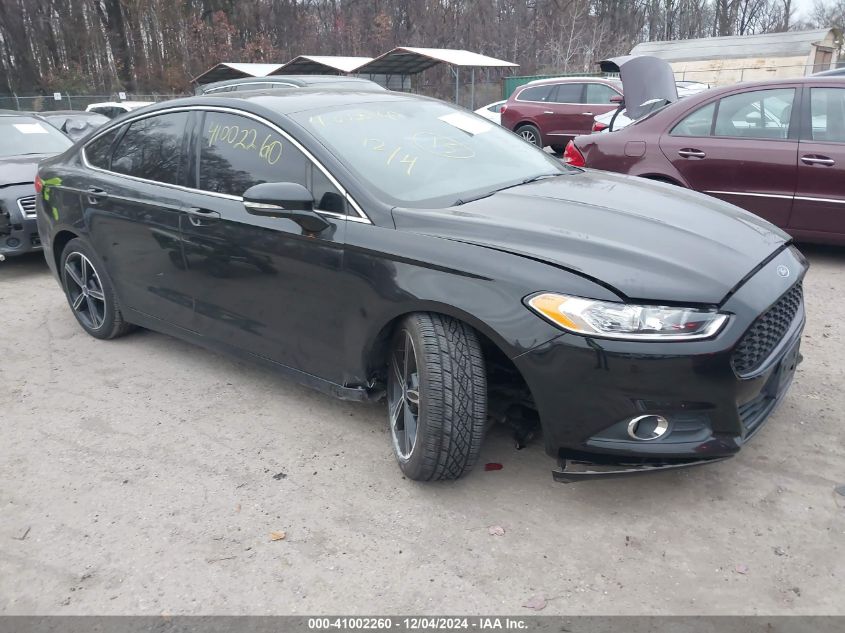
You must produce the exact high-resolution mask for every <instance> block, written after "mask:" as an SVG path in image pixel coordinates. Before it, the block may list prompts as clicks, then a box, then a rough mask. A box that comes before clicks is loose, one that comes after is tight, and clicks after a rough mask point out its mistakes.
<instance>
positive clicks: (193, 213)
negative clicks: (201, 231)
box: [185, 207, 220, 226]
mask: <svg viewBox="0 0 845 633" xmlns="http://www.w3.org/2000/svg"><path fill="white" fill-rule="evenodd" d="M185 213H187V214H188V220H190V222H191V224H193V225H194V226H203V220H219V219H220V213H219V212H217V211H212V210H211V209H203V208H201V207H189V208H187V209H185Z"/></svg>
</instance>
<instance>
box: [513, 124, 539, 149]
mask: <svg viewBox="0 0 845 633" xmlns="http://www.w3.org/2000/svg"><path fill="white" fill-rule="evenodd" d="M516 133H517V134H519V135H520V136H521V137H522V138H523V139H524V140H526V141H528V142H529V143H531V144H532V145H536V146H537V147H539V148H541V149H542V147H543V141H542V137H541V136H540V130H538V129H537V128H536V127H534V126H533V125H529V124H527V123H526V124H525V125H520V126H519V127H518V128H517V129H516Z"/></svg>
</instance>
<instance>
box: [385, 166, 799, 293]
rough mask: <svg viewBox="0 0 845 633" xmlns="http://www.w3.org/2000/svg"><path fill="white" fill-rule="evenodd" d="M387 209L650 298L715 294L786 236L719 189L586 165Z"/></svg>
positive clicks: (423, 225) (437, 232) (426, 230)
mask: <svg viewBox="0 0 845 633" xmlns="http://www.w3.org/2000/svg"><path fill="white" fill-rule="evenodd" d="M393 216H394V221H395V223H396V228H397V229H398V230H401V231H410V232H415V233H420V234H426V235H432V236H436V237H442V238H447V239H453V240H458V241H462V242H468V243H472V244H477V245H480V246H486V247H490V248H495V249H497V250H502V251H507V252H510V253H514V254H516V255H522V256H526V257H531V258H532V259H538V260H541V261H545V262H547V263H549V264H552V265H556V266H560V267H562V268H565V269H568V270H571V271H574V272H577V273H579V274H582V275H584V276H585V277H589V278H592V279H594V280H596V281H598V282H599V283H601V284H603V285H607V286H610V287H612V288H613V289H615V291H616V292H617V293H618V294H619V295H620V296H621V297H623V298H627V299H640V300H645V301H649V302H670V303H678V302H683V303H688V304H707V305H717V304H720V303H721V302H722V300H723V299H724V298H725V297H726V295H727V294H728V293H729V292H731V290H733V289H734V288H735V287H736V286H737V285H738V284H739V283H740V282H741V281H742V280H743V279H744V278H745V277H746V276H747V275H748V274H749V273H751V272H752V271H753V270H754V269H755V268H756V267H757V266H758V265H759V264H760V263H762V262H763V261H765V260H766V259H767V258H768V257H770V256H771V255H772V254H773V253H774V252H775V251H777V250H779V249H780V248H781V247H782V246H783V244H784V243H786V242H787V241H789V236H788V235H786V233H784V232H783V231H781V230H780V229H778V228H777V227H775V226H774V225H772V224H769V223H768V222H766V221H765V220H762V219H761V218H758V217H757V216H754V215H752V214H750V213H748V212H746V211H743V210H742V209H739V208H738V207H735V206H733V205H730V204H727V203H725V202H721V201H720V200H717V199H715V198H711V197H709V196H705V195H703V194H699V193H696V192H692V191H688V190H686V189H681V188H680V187H675V186H673V185H667V184H662V183H654V182H650V181H647V180H644V179H641V178H635V177H631V176H622V175H618V174H605V173H600V172H589V171H587V172H582V173H578V174H574V175H565V176H559V177H556V178H550V179H546V180H541V181H538V182H535V183H531V184H527V185H522V186H519V187H514V188H512V189H508V190H505V191H502V192H499V193H496V194H494V195H492V196H490V197H488V198H482V199H480V200H476V201H474V202H470V203H467V204H464V205H461V206H458V207H451V208H448V209H440V210H422V209H399V208H397V209H394V210H393ZM537 290H538V291H539V290H548V291H565V290H566V289H565V288H537Z"/></svg>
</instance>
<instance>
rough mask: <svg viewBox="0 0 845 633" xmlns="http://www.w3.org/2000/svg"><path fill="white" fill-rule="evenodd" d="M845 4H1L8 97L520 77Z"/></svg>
mask: <svg viewBox="0 0 845 633" xmlns="http://www.w3.org/2000/svg"><path fill="white" fill-rule="evenodd" d="M843 23H845V0H817V2H816V6H815V8H814V10H813V11H812V13H811V15H810V16H809V19H808V20H805V21H803V22H800V23H799V22H797V21H796V20H795V7H794V1H793V0H0V93H13V92H14V93H17V94H35V93H44V92H46V93H50V92H56V91H59V92H65V93H71V94H87V93H108V92H112V91H117V90H125V91H127V92H163V93H171V92H183V91H185V90H187V89H189V86H190V80H191V78H192V77H194V76H196V75H198V74H199V73H201V72H202V71H204V70H206V69H207V68H209V67H211V66H212V65H214V64H216V63H218V62H220V61H245V62H273V63H283V62H285V61H288V60H289V59H291V58H292V57H294V56H296V55H299V54H315V55H365V56H375V55H377V54H380V53H382V52H385V51H387V50H389V49H390V48H393V47H394V46H403V45H404V46H427V47H442V48H465V49H468V50H472V51H477V52H480V53H483V54H486V55H491V56H493V57H498V58H502V59H506V60H508V61H514V62H516V63H518V64H520V73H521V74H533V73H548V72H582V71H594V70H595V63H596V62H597V61H598V60H600V59H602V58H604V57H607V56H610V55H614V54H624V53H627V52H628V51H630V49H631V48H632V47H633V46H634V45H635V44H637V43H638V42H641V41H647V40H663V39H686V38H694V37H707V36H715V35H733V34H751V33H767V32H778V31H786V30H790V29H796V28H809V27H812V26H817V25H818V26H825V27H827V26H842V25H843Z"/></svg>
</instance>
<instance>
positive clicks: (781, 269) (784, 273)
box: [777, 264, 789, 279]
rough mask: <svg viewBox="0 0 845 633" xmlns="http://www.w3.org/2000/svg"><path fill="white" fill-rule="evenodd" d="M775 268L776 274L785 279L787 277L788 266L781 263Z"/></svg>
mask: <svg viewBox="0 0 845 633" xmlns="http://www.w3.org/2000/svg"><path fill="white" fill-rule="evenodd" d="M777 270H778V275H780V276H781V277H783V278H784V279H786V278H787V277H789V268H787V267H786V266H784V265H783V264H781V265H780V266H778V269H777Z"/></svg>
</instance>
